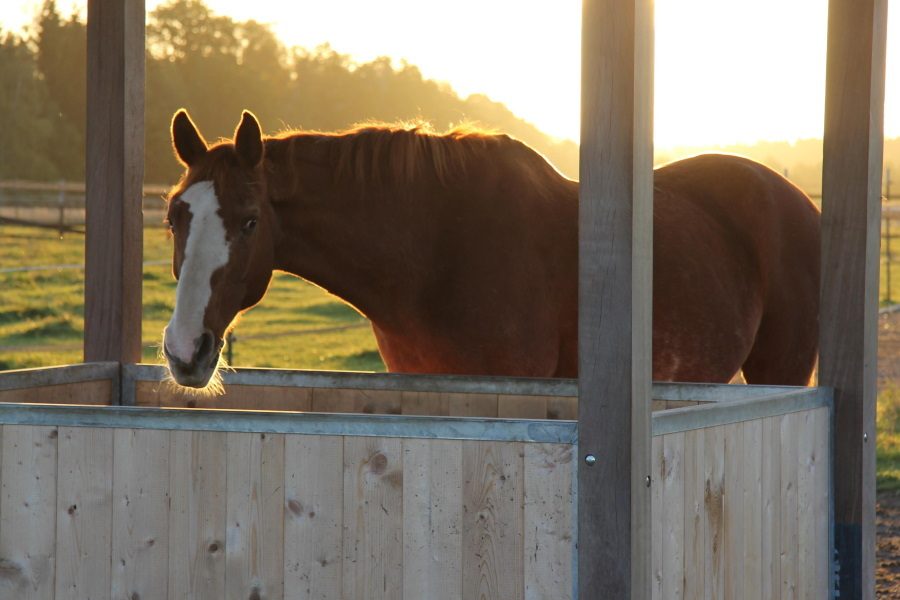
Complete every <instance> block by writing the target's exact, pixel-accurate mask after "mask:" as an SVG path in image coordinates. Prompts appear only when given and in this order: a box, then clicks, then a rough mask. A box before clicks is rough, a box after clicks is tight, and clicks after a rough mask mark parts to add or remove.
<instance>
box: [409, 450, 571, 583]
mask: <svg viewBox="0 0 900 600" xmlns="http://www.w3.org/2000/svg"><path fill="white" fill-rule="evenodd" d="M402 446H403V597H404V598H433V599H434V600H451V599H455V598H461V597H462V442H459V441H451V440H416V439H407V440H403V443H402ZM570 578H571V573H570Z"/></svg>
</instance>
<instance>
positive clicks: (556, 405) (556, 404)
mask: <svg viewBox="0 0 900 600" xmlns="http://www.w3.org/2000/svg"><path fill="white" fill-rule="evenodd" d="M547 418H548V419H562V420H566V421H575V420H577V419H578V398H568V397H558V398H557V397H554V398H550V399H548V400H547Z"/></svg>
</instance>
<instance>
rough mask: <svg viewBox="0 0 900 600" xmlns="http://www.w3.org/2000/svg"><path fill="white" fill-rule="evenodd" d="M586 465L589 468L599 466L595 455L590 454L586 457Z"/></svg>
mask: <svg viewBox="0 0 900 600" xmlns="http://www.w3.org/2000/svg"><path fill="white" fill-rule="evenodd" d="M584 464H586V465H587V466H589V467H593V466H594V465H595V464H597V457H596V456H594V455H593V454H588V455H587V456H585V457H584Z"/></svg>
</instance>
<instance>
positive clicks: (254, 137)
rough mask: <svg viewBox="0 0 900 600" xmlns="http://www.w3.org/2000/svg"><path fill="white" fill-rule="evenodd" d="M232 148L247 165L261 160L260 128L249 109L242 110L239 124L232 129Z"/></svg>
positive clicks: (251, 165) (249, 165)
mask: <svg viewBox="0 0 900 600" xmlns="http://www.w3.org/2000/svg"><path fill="white" fill-rule="evenodd" d="M234 148H235V151H237V155H238V158H240V159H241V161H242V162H243V163H244V164H245V165H247V166H248V167H255V166H256V165H258V164H259V163H260V162H261V161H262V158H263V142H262V129H261V128H260V126H259V121H257V120H256V117H255V116H254V115H253V113H252V112H250V111H249V110H245V111H244V113H243V114H242V115H241V122H240V124H239V125H238V126H237V129H235V130H234Z"/></svg>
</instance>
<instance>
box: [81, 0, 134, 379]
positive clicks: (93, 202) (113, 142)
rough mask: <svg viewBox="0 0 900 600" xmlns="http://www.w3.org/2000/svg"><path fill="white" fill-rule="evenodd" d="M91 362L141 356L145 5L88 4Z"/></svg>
mask: <svg viewBox="0 0 900 600" xmlns="http://www.w3.org/2000/svg"><path fill="white" fill-rule="evenodd" d="M87 12H88V20H87V106H88V111H87V129H86V131H87V137H86V154H85V160H86V170H85V200H86V213H85V229H86V232H87V235H86V237H85V274H84V359H85V361H102V360H114V361H120V362H138V361H139V360H140V358H141V283H142V269H143V265H142V256H143V248H142V243H143V233H144V228H143V214H142V212H141V199H142V194H143V190H142V185H143V179H144V154H143V153H144V32H145V23H144V21H145V7H144V0H123V1H122V2H104V1H103V0H89V1H88V11H87Z"/></svg>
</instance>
